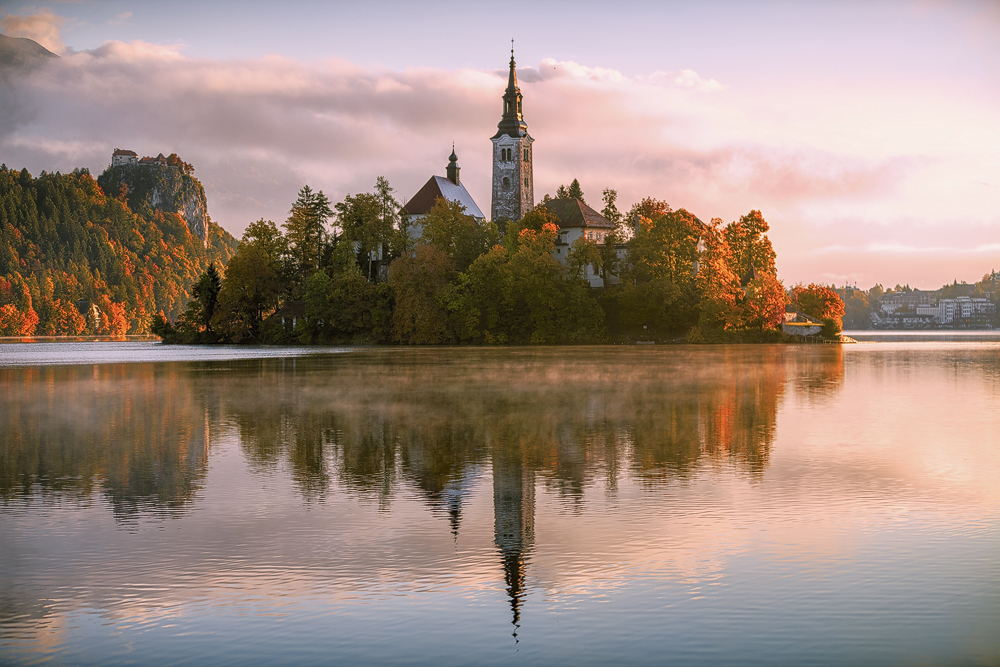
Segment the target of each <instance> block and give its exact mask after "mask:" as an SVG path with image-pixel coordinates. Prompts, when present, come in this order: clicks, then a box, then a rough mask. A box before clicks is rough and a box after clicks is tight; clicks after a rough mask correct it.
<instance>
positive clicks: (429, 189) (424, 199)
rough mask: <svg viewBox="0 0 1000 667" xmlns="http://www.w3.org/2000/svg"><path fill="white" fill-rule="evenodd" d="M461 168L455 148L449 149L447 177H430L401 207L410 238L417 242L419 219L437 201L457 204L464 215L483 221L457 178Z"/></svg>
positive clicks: (479, 212) (419, 234)
mask: <svg viewBox="0 0 1000 667" xmlns="http://www.w3.org/2000/svg"><path fill="white" fill-rule="evenodd" d="M459 171H461V167H459V166H458V156H457V155H455V147H454V146H452V147H451V155H450V156H449V157H448V167H447V168H446V169H445V173H446V174H447V176H431V177H430V179H428V181H427V182H426V183H424V186H423V187H422V188H420V189H419V190H417V194H415V195H413V197H411V198H410V200H409V201H407V202H406V204H405V205H404V206H403V212H404V213H405V214H406V215H407V216H409V219H410V224H411V225H412V226H411V228H410V237H411V239H412V240H414V241H415V240H417V239H419V238H420V237H421V236H422V235H423V225H422V224H421V222H420V221H421V219H422V218H423V217H424V216H425V215H427V213H428V212H429V211H430V210H431V208H432V207H433V206H434V202H436V201H437V200H438V199H447V200H450V201H454V202H458V203H459V204H461V205H462V206H464V207H465V213H466V214H467V215H471V216H472V217H474V218H476V219H477V220H483V219H484V218H485V216H484V215H483V212H482V211H480V210H479V206H477V205H476V202H475V201H474V200H473V199H472V195H470V194H469V191H468V190H466V189H465V186H464V185H462V181H461V179H460V178H459V176H458V173H459Z"/></svg>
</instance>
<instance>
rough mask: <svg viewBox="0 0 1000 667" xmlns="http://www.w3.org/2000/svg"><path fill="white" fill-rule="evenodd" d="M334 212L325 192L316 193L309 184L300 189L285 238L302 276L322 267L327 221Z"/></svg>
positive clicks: (287, 223) (285, 225) (289, 216)
mask: <svg viewBox="0 0 1000 667" xmlns="http://www.w3.org/2000/svg"><path fill="white" fill-rule="evenodd" d="M332 215H333V211H332V210H331V209H330V200H329V199H328V198H327V196H326V195H325V194H323V191H322V190H320V191H319V192H313V190H312V188H310V187H309V186H308V185H305V186H303V187H302V189H301V190H299V196H298V198H297V199H296V200H295V203H294V204H292V209H291V211H290V212H289V215H288V219H287V220H286V221H285V224H284V227H285V238H286V239H287V241H288V247H289V251H290V252H291V256H292V259H293V262H294V265H295V269H296V272H297V273H298V275H299V276H300V279H304V278H305V276H307V275H308V274H309V273H311V272H313V271H315V270H316V269H318V268H319V260H320V249H321V247H322V244H323V236H324V234H325V232H326V229H325V224H326V221H327V220H328V219H329V218H330V216H332Z"/></svg>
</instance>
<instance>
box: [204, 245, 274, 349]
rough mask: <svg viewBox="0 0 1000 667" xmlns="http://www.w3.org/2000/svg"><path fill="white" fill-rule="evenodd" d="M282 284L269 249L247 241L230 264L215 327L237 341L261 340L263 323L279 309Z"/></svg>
mask: <svg viewBox="0 0 1000 667" xmlns="http://www.w3.org/2000/svg"><path fill="white" fill-rule="evenodd" d="M281 294H282V283H281V281H280V276H279V275H278V272H277V271H275V269H274V265H273V264H272V262H271V258H270V257H269V256H268V253H267V251H266V250H265V249H264V248H262V247H261V246H259V245H257V244H254V243H244V244H242V245H240V247H239V248H238V249H237V250H236V254H235V255H233V257H232V259H230V260H229V264H227V265H226V276H225V278H224V279H223V281H222V288H221V289H220V290H219V301H218V304H217V306H216V309H215V315H214V319H213V328H214V329H215V331H217V332H218V333H219V334H220V335H221V336H224V337H225V338H226V339H228V340H231V341H232V342H234V343H241V342H260V340H261V323H262V322H263V321H264V318H265V317H267V316H268V315H270V314H271V313H273V312H274V311H275V310H277V308H278V305H279V303H280V298H281Z"/></svg>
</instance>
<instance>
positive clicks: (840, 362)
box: [794, 345, 844, 401]
mask: <svg viewBox="0 0 1000 667" xmlns="http://www.w3.org/2000/svg"><path fill="white" fill-rule="evenodd" d="M795 352H796V354H795V357H794V363H795V373H794V377H795V389H796V392H797V393H800V394H804V395H805V396H806V397H807V398H808V399H810V400H814V401H818V400H822V399H824V398H827V397H829V396H831V395H832V394H834V393H835V392H837V391H838V390H839V389H840V387H841V385H843V383H844V348H843V347H842V346H840V345H820V346H809V347H803V348H800V349H796V350H795Z"/></svg>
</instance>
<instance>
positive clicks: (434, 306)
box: [389, 243, 456, 345]
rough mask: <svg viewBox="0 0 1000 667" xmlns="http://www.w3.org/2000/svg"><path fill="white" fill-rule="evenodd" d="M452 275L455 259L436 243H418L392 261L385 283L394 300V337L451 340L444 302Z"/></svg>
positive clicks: (423, 341)
mask: <svg viewBox="0 0 1000 667" xmlns="http://www.w3.org/2000/svg"><path fill="white" fill-rule="evenodd" d="M455 276H456V271H455V262H454V261H453V260H452V258H451V257H450V256H449V255H448V253H447V252H445V251H444V250H443V249H442V248H440V247H439V246H437V245H432V244H428V243H421V244H418V245H417V247H416V250H415V251H414V253H413V255H412V256H408V255H407V256H403V257H399V258H397V259H396V260H395V261H393V263H392V265H391V267H390V268H389V286H390V287H391V288H392V291H393V294H394V297H395V303H396V308H395V311H394V312H393V315H392V330H393V336H394V338H395V339H396V340H397V341H399V342H401V343H409V344H416V345H436V344H441V343H450V342H453V341H454V334H453V332H452V331H451V328H450V327H449V325H448V322H449V318H448V311H447V308H446V303H447V288H448V286H449V284H450V283H451V281H452V280H453V279H454V278H455Z"/></svg>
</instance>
